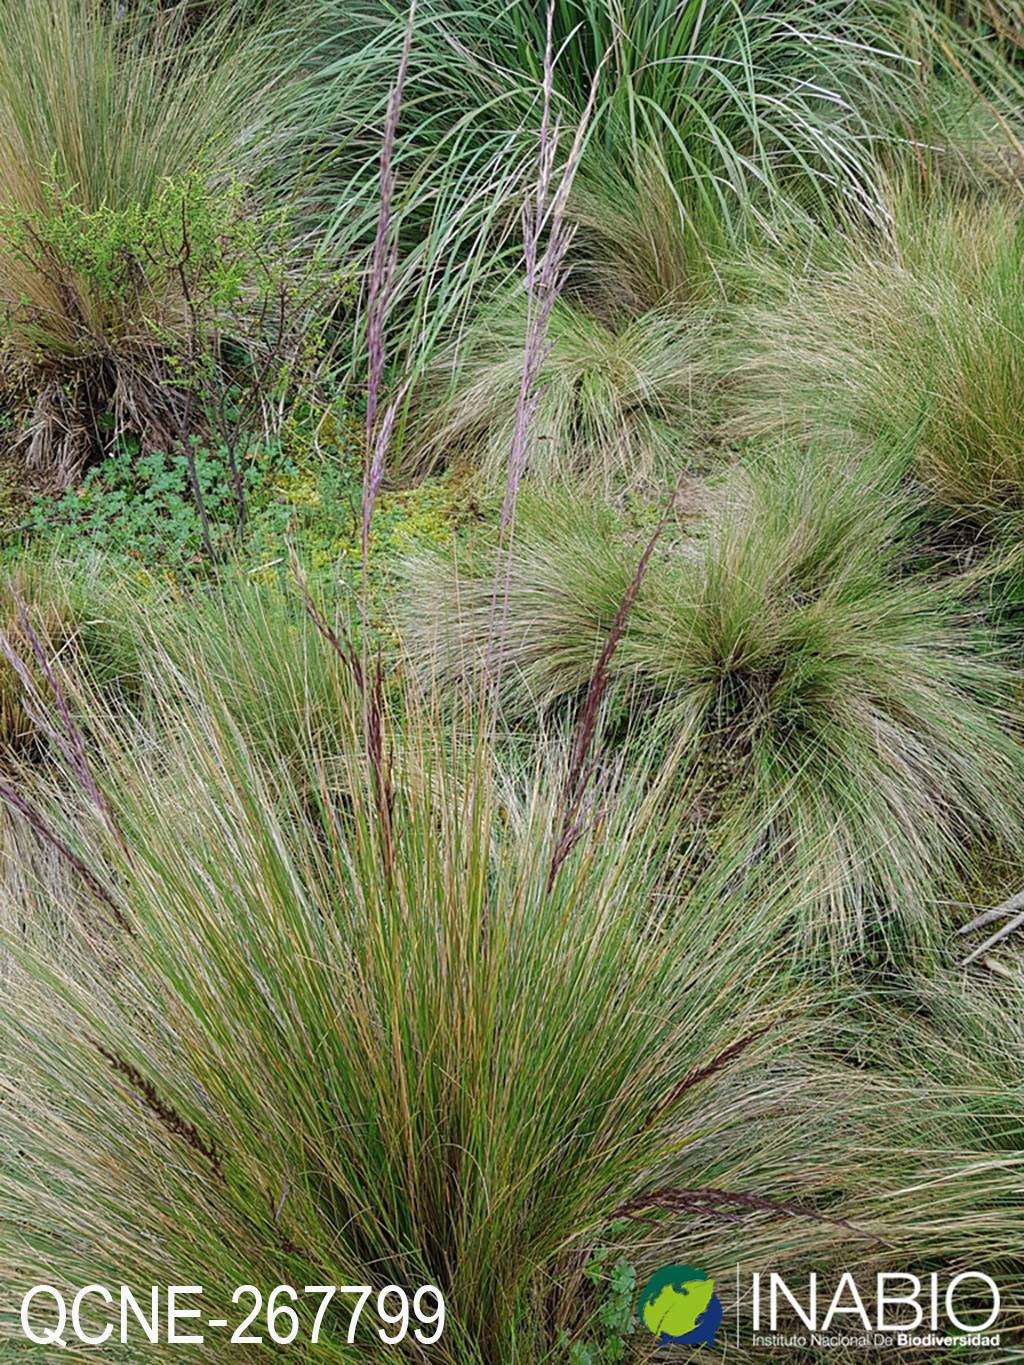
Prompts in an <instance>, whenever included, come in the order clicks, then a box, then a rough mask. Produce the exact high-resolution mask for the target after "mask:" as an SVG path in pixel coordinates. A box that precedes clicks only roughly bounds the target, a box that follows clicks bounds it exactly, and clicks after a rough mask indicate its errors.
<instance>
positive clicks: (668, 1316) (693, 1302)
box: [638, 1265, 722, 1346]
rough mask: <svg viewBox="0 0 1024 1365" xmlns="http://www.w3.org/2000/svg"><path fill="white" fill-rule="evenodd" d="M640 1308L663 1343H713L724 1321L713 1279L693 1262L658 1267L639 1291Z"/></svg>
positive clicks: (649, 1326)
mask: <svg viewBox="0 0 1024 1365" xmlns="http://www.w3.org/2000/svg"><path fill="white" fill-rule="evenodd" d="M638 1312H639V1314H640V1317H641V1318H642V1320H643V1322H644V1325H645V1326H646V1327H647V1328H648V1330H649V1331H651V1332H653V1333H654V1335H655V1336H656V1337H657V1338H658V1341H659V1344H660V1345H662V1346H711V1345H713V1344H714V1340H715V1333H716V1332H717V1331H718V1329H719V1327H720V1326H721V1324H722V1305H721V1302H720V1301H719V1298H718V1295H717V1294H716V1293H715V1282H714V1280H709V1279H708V1277H707V1275H706V1274H705V1272H704V1271H703V1270H696V1269H694V1267H693V1266H690V1265H667V1266H664V1267H663V1268H662V1269H661V1270H656V1271H655V1273H654V1274H653V1275H652V1276H651V1278H650V1279H649V1280H648V1281H647V1283H646V1285H645V1286H644V1291H643V1293H642V1294H641V1295H640V1302H639V1305H638Z"/></svg>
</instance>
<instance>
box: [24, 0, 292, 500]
mask: <svg viewBox="0 0 1024 1365" xmlns="http://www.w3.org/2000/svg"><path fill="white" fill-rule="evenodd" d="M231 18H232V16H231V13H230V12H229V11H228V10H227V9H225V10H224V12H223V14H222V16H221V18H220V19H219V20H218V21H217V22H216V23H211V24H209V25H208V26H206V27H205V29H204V33H203V35H202V38H201V39H199V38H197V39H196V40H195V41H193V42H191V43H189V44H185V43H181V42H179V41H178V38H179V36H180V23H179V22H178V21H179V19H180V14H178V15H175V14H169V15H168V16H166V21H165V22H163V23H160V24H153V25H146V24H143V23H140V22H137V16H136V15H135V14H133V13H130V12H122V13H120V15H119V12H118V6H116V5H108V4H106V3H105V0H55V3H53V2H51V0H12V2H11V3H10V4H8V5H4V6H3V9H2V11H0V166H2V167H3V175H2V179H3V182H4V193H3V196H2V197H0V386H2V388H3V390H4V397H5V399H6V403H7V405H8V406H10V407H13V408H14V409H15V410H16V412H17V415H18V419H19V423H18V425H19V432H18V437H19V446H20V448H21V449H22V450H23V452H24V454H25V457H26V458H27V459H28V460H29V462H30V463H32V464H34V465H36V466H38V467H39V468H41V469H42V470H43V471H44V472H45V473H46V474H47V475H48V476H49V477H51V478H54V479H55V480H58V481H61V482H66V481H68V480H69V479H71V478H72V477H74V476H75V475H76V474H77V473H78V472H79V471H80V469H81V468H82V466H83V464H84V463H85V462H87V461H88V459H90V458H91V457H92V456H93V455H95V454H98V453H102V452H104V451H105V450H107V449H109V447H110V445H111V442H112V439H113V438H114V437H115V436H116V435H117V434H119V433H122V432H134V433H135V434H136V435H137V436H138V438H139V439H140V441H142V442H143V443H145V444H147V445H150V446H153V447H158V446H162V447H163V448H164V449H169V448H170V444H171V437H174V438H177V437H178V436H179V427H180V426H182V425H184V426H186V427H188V426H191V415H190V414H183V413H182V410H181V395H180V393H179V392H178V391H177V390H178V387H179V385H176V384H175V383H174V382H173V381H174V380H175V378H177V380H178V381H180V380H181V378H182V375H181V373H180V369H179V372H178V373H177V375H175V374H174V373H173V367H171V366H170V365H169V364H167V363H166V362H167V360H168V357H169V355H171V354H175V355H177V357H178V359H179V362H181V361H184V362H185V363H186V368H187V370H188V373H187V375H186V376H185V378H186V380H187V385H192V383H193V381H194V379H195V378H196V376H195V375H194V374H193V373H192V371H193V370H194V368H195V365H196V363H197V361H198V355H199V350H198V348H197V347H196V346H195V345H194V344H193V343H194V341H195V332H196V310H199V312H202V313H204V314H209V313H210V312H211V311H213V312H216V314H217V317H218V318H221V317H222V311H218V310H223V309H224V307H225V305H226V302H227V300H226V298H225V294H227V295H229V296H231V297H233V298H235V299H236V300H239V301H240V299H241V297H242V296H241V294H240V293H239V287H240V284H241V275H242V274H243V273H244V274H245V276H246V279H247V281H248V283H249V285H250V286H252V285H253V284H255V286H256V288H257V289H259V288H260V287H261V280H260V270H259V268H258V267H259V264H260V258H257V259H256V260H253V259H252V258H251V254H250V248H251V239H252V236H253V227H254V224H255V223H257V222H258V221H259V220H260V216H261V213H260V210H259V208H258V207H254V205H253V203H251V202H250V201H249V200H247V199H245V197H244V196H242V195H241V194H240V193H239V192H237V191H234V190H230V189H226V188H225V187H227V186H230V185H232V184H233V183H237V184H242V183H252V181H253V179H254V178H255V177H256V176H257V173H258V172H259V170H260V169H261V168H262V167H263V166H265V165H266V162H267V160H268V158H269V156H270V154H271V151H272V149H273V147H274V145H275V139H274V136H273V134H272V132H271V130H270V128H269V125H270V124H271V123H272V122H273V119H274V116H275V112H276V111H279V110H280V107H281V106H280V103H279V100H280V98H282V97H283V92H284V88H285V85H286V84H287V71H288V68H289V62H288V56H287V50H286V44H284V43H283V42H282V44H281V45H279V46H278V48H277V50H276V51H273V50H272V49H271V48H270V47H269V45H268V43H267V39H266V36H265V35H264V34H261V33H260V32H258V31H257V30H246V31H244V32H243V31H241V30H237V31H236V30H235V29H234V27H233V25H232V22H231ZM186 293H188V294H191V296H192V301H191V302H189V301H188V299H186V298H185V297H184V296H185V294H186ZM230 311H231V312H237V311H239V310H238V309H237V308H231V309H230ZM257 315H258V308H257ZM225 323H226V320H225ZM200 330H201V329H200ZM224 330H225V331H228V330H230V329H229V328H228V327H227V326H226V325H225V327H224ZM240 339H241V340H242V341H243V343H244V344H247V345H248V346H249V347H250V349H252V348H255V349H257V350H258V349H260V347H259V345H258V338H257V336H256V335H255V333H254V331H253V329H252V327H251V326H250V327H248V328H247V329H245V331H244V332H243V333H242V335H241V337H240ZM167 381H172V382H170V383H168V382H167ZM183 415H189V421H187V422H183V421H182V417H183Z"/></svg>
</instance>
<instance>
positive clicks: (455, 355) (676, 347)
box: [411, 299, 709, 487]
mask: <svg viewBox="0 0 1024 1365" xmlns="http://www.w3.org/2000/svg"><path fill="white" fill-rule="evenodd" d="M526 331H527V318H526V308H525V305H524V304H523V303H522V302H521V301H519V300H515V301H513V302H511V303H509V304H506V305H505V306H504V307H502V308H500V309H496V310H493V311H491V312H490V313H488V314H486V315H485V316H484V317H482V318H481V319H480V321H478V322H477V323H476V324H475V325H474V327H473V328H472V329H471V330H470V332H469V333H468V334H467V336H466V337H464V338H463V339H462V340H461V342H460V344H459V346H458V347H457V348H456V349H453V350H451V351H449V352H448V354H447V355H445V356H444V357H443V358H442V360H441V361H440V362H439V363H438V365H437V366H436V369H435V378H434V382H433V386H434V392H435V395H436V397H433V398H432V397H431V396H430V395H429V394H428V396H427V397H426V399H425V400H424V407H425V411H424V416H423V419H422V423H421V425H420V428H419V430H418V431H417V432H416V434H415V436H414V439H413V441H412V443H411V444H412V448H413V451H414V458H415V460H416V461H417V463H418V464H419V466H420V467H421V468H422V467H428V468H429V467H430V466H431V465H433V464H434V463H436V462H438V461H441V460H451V459H455V458H457V457H460V456H462V457H466V458H469V459H471V460H472V461H473V462H475V463H477V464H478V465H479V466H480V468H481V469H482V471H483V474H484V477H485V479H486V480H487V481H488V482H489V483H490V484H492V485H494V486H501V485H502V484H503V482H504V480H505V477H506V471H507V466H508V460H509V451H510V448H511V445H512V434H513V431H514V428H515V420H516V405H517V399H518V396H519V388H520V383H521V377H522V369H523V354H524V350H525V345H526ZM706 331H707V322H706V318H705V317H704V316H702V315H701V314H699V313H697V312H696V311H693V312H691V313H690V314H689V315H686V314H680V313H678V312H676V313H671V312H668V311H656V312H649V313H644V314H641V315H640V316H638V317H636V318H633V319H632V320H630V321H624V322H621V323H620V324H619V325H618V326H615V325H607V324H605V323H602V322H600V321H599V320H598V319H597V318H596V317H594V316H593V315H592V314H591V313H590V312H588V311H587V310H586V309H584V308H582V307H580V306H578V305H576V304H574V303H572V302H570V301H568V300H564V299H563V300H560V301H558V302H556V303H555V305H554V308H553V309H552V313H551V318H550V322H549V325H548V338H547V339H548V350H547V353H546V355H545V356H544V359H543V363H542V365H541V367H540V372H539V375H538V398H537V402H536V407H535V408H534V409H533V416H532V419H531V422H530V431H529V455H528V463H527V468H528V470H529V471H530V473H531V474H533V475H534V476H536V477H538V478H541V479H548V480H551V479H555V480H558V481H561V482H565V481H578V482H582V483H583V484H589V485H590V486H591V487H593V486H595V485H596V486H599V487H602V486H603V487H609V486H612V485H614V484H621V483H622V482H625V483H627V484H631V485H634V486H637V485H640V486H643V485H647V486H651V485H652V484H655V483H656V481H657V480H658V479H659V477H665V476H667V475H671V472H672V471H673V470H674V469H676V468H678V466H679V465H680V463H681V462H683V461H684V460H685V459H686V458H687V457H688V455H689V454H690V452H691V451H692V449H693V446H694V444H695V435H696V432H697V431H698V430H699V429H700V421H701V414H702V411H706V408H707V393H708V388H709V383H708V379H707V376H706V374H705V372H704V368H703V363H702V362H703V358H704V354H705V351H706ZM446 388H447V389H448V395H447V396H446V397H445V396H443V395H444V393H445V389H446Z"/></svg>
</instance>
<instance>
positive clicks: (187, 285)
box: [0, 176, 322, 515]
mask: <svg viewBox="0 0 1024 1365" xmlns="http://www.w3.org/2000/svg"><path fill="white" fill-rule="evenodd" d="M45 193H46V201H45V206H44V208H43V209H41V210H39V211H33V212H31V213H25V212H24V211H22V210H21V209H19V208H15V209H12V210H11V211H10V212H8V214H7V216H6V217H0V262H3V261H4V260H6V262H7V265H8V268H9V274H14V275H15V276H16V279H17V282H18V284H19V286H21V288H20V291H19V292H18V293H17V295H16V296H12V295H11V293H10V292H9V291H8V292H7V293H6V295H5V294H4V291H3V282H4V277H3V273H2V271H0V302H2V304H3V314H2V320H0V364H2V373H3V374H4V375H5V376H6V380H7V383H8V385H9V387H10V389H11V391H12V392H13V394H14V395H15V401H18V399H17V396H18V395H20V396H21V402H22V405H23V407H24V416H23V418H22V425H23V428H24V433H25V434H24V439H25V440H26V441H27V442H28V446H27V459H28V461H29V463H30V464H31V465H34V466H36V467H40V468H44V469H46V470H48V471H50V472H51V473H56V474H57V475H58V476H59V478H60V480H61V481H62V482H65V483H66V482H67V481H68V480H69V479H71V478H72V477H73V476H74V475H76V474H78V473H79V472H80V470H81V468H82V466H83V465H84V464H85V463H86V462H87V461H88V460H89V458H90V457H94V456H95V455H97V454H99V453H102V452H103V451H105V450H109V449H110V447H111V445H112V444H113V442H114V440H115V439H117V438H123V437H130V438H132V440H133V441H134V443H135V444H136V446H138V448H140V449H141V450H143V451H152V450H162V451H177V452H179V453H182V454H184V455H185V457H186V460H187V461H190V460H191V453H190V452H191V445H192V441H193V437H194V433H195V432H197V431H198V432H204V433H206V434H207V436H208V437H210V438H212V437H219V438H220V441H221V444H222V446H223V447H224V451H225V453H226V454H227V456H228V460H229V464H230V466H231V469H230V473H231V479H232V483H233V486H234V489H235V495H236V499H237V500H238V501H239V510H240V515H244V508H243V506H242V502H241V499H242V490H241V485H240V477H241V476H240V472H239V469H238V459H239V456H240V455H241V454H243V453H244V447H245V444H246V443H247V441H248V440H249V439H251V436H252V427H253V425H254V423H255V421H256V420H257V413H256V408H257V406H258V404H259V403H260V402H261V401H263V400H266V399H268V398H271V397H275V396H276V397H278V398H280V396H281V392H282V390H283V389H284V388H286V387H287V385H288V384H289V382H290V380H291V379H292V368H293V367H296V366H297V365H298V364H299V362H300V358H301V357H303V356H305V357H308V356H309V355H310V353H311V351H312V349H313V348H315V346H316V342H317V337H318V333H317V331H316V329H314V328H312V327H310V328H309V330H308V331H305V330H304V323H305V321H306V320H307V319H306V317H305V312H304V298H303V297H302V296H301V294H300V291H298V290H297V289H296V287H295V285H294V284H293V282H292V281H291V279H290V278H289V274H288V268H287V263H286V257H287V245H286V242H285V240H284V238H283V237H282V236H281V231H282V229H281V226H280V224H276V225H275V224H272V223H271V221H270V220H269V219H267V218H265V217H260V216H257V215H254V214H253V213H252V212H251V211H250V209H249V207H248V206H247V205H246V203H245V200H244V197H243V195H242V193H241V191H240V190H239V189H237V188H235V189H231V190H228V191H225V192H222V193H218V194H216V195H213V194H210V193H209V192H208V191H207V190H206V189H205V187H204V185H203V183H202V181H201V179H199V178H198V177H197V176H192V177H189V178H187V179H184V180H181V181H177V182H175V181H166V182H164V183H163V184H162V185H161V186H160V187H158V189H157V190H156V191H155V192H154V196H153V198H152V200H151V201H150V202H149V203H148V204H146V205H142V204H132V205H129V206H127V207H125V208H120V209H112V208H109V207H107V206H103V207H101V208H99V209H97V210H86V209H83V208H82V207H81V206H80V205H79V204H78V203H76V202H75V200H74V198H73V197H72V196H69V194H68V192H67V190H65V189H62V188H60V187H59V185H58V182H57V181H51V182H48V183H47V185H46V191H45ZM275 234H276V241H275ZM8 283H10V280H8ZM308 287H309V286H308V283H307V288H308ZM317 288H318V289H319V288H322V284H321V283H318V285H317ZM261 420H262V419H261ZM240 448H241V449H240ZM197 505H198V499H197Z"/></svg>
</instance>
